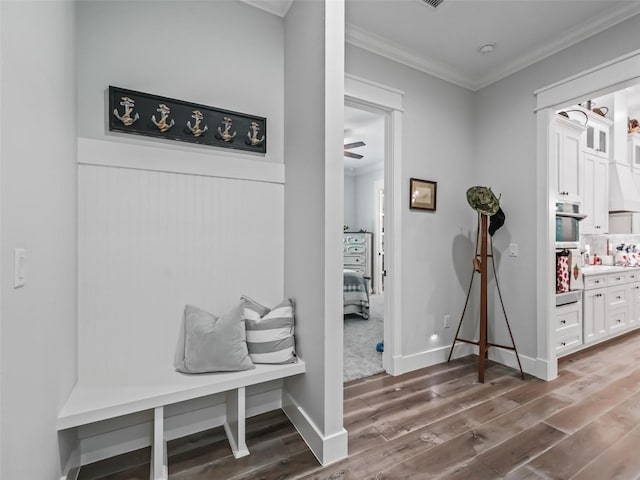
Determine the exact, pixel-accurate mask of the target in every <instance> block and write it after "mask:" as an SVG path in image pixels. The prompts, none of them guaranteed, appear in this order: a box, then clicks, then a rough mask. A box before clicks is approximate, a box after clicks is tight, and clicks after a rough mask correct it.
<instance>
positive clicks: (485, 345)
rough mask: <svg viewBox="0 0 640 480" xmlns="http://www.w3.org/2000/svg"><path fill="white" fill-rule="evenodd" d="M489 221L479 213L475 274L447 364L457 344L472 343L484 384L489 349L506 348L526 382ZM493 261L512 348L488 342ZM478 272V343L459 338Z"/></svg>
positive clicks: (474, 260)
mask: <svg viewBox="0 0 640 480" xmlns="http://www.w3.org/2000/svg"><path fill="white" fill-rule="evenodd" d="M488 219H489V217H488V216H487V215H483V214H481V213H478V231H477V233H476V251H475V257H474V259H473V273H472V274H471V282H470V283H469V291H468V292H467V300H466V301H465V303H464V309H463V310H462V315H461V316H460V323H459V324H458V330H456V337H455V339H454V341H453V344H452V345H451V350H450V351H449V358H448V359H447V362H449V361H451V355H452V354H453V347H455V345H456V342H464V343H470V344H472V345H477V346H478V381H479V382H480V383H484V370H485V366H486V362H487V353H488V350H489V347H498V348H504V349H507V350H513V351H514V352H515V354H516V360H518V367H519V368H520V375H521V376H522V379H523V380H524V372H523V371H522V364H521V363H520V357H519V356H518V350H516V344H515V342H514V341H513V334H512V333H511V327H510V326H509V319H508V318H507V312H506V310H505V308H504V302H503V301H502V293H501V292H500V285H499V284H498V275H497V273H496V264H495V262H494V260H493V240H491V241H490V245H489V237H488V235H487V229H488ZM479 238H480V239H481V242H480V252H478V239H479ZM489 246H490V247H491V252H490V253H489ZM489 258H490V259H491V265H492V266H493V275H494V278H495V280H496V287H497V289H498V297H499V298H500V304H501V305H502V312H503V313H504V319H505V321H506V323H507V330H508V331H509V337H511V344H512V345H513V346H512V347H509V346H507V345H498V344H495V343H490V342H488V341H487V274H488V268H487V260H488V259H489ZM476 272H478V273H479V274H480V338H479V340H478V341H477V342H474V341H471V340H465V339H464V338H460V337H458V335H459V334H460V327H462V320H463V319H464V314H465V312H466V311H467V306H468V305H469V296H470V295H471V287H472V286H473V279H474V277H475V274H476Z"/></svg>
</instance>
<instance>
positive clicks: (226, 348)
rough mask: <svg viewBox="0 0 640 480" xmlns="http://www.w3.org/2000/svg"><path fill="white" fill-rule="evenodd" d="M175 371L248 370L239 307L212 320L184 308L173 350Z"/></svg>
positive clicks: (248, 359)
mask: <svg viewBox="0 0 640 480" xmlns="http://www.w3.org/2000/svg"><path fill="white" fill-rule="evenodd" d="M174 366H175V369H176V370H178V371H179V372H183V373H206V372H231V371H238V370H250V369H252V368H255V365H254V364H253V362H252V361H251V357H249V351H248V349H247V342H246V332H245V326H244V318H243V316H242V305H237V306H236V307H235V308H233V310H231V311H230V312H228V313H226V314H224V315H222V316H221V317H216V316H215V315H212V314H211V313H209V312H205V311H204V310H202V309H200V308H198V307H194V306H193V305H187V306H186V307H185V309H184V315H183V319H182V328H181V332H180V334H179V338H178V344H177V347H176V356H175V360H174Z"/></svg>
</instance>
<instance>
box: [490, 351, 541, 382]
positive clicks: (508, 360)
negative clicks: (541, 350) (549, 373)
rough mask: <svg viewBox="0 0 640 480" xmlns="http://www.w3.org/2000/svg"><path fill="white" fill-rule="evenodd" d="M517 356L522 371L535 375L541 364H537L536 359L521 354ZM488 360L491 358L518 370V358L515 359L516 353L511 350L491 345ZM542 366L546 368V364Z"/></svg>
mask: <svg viewBox="0 0 640 480" xmlns="http://www.w3.org/2000/svg"><path fill="white" fill-rule="evenodd" d="M518 356H519V357H520V363H521V364H522V371H524V372H525V373H528V374H529V375H533V376H534V377H537V376H538V373H539V369H540V368H541V366H540V365H538V360H536V359H535V358H531V357H527V356H524V355H522V354H518ZM489 360H493V361H494V362H498V363H500V364H502V365H505V366H507V367H510V368H513V369H515V370H518V371H520V368H518V360H517V359H516V354H515V352H514V351H513V350H505V349H504V348H496V347H491V348H490V349H489ZM544 368H545V369H546V366H545V367H544Z"/></svg>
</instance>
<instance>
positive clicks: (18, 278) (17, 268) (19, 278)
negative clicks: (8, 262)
mask: <svg viewBox="0 0 640 480" xmlns="http://www.w3.org/2000/svg"><path fill="white" fill-rule="evenodd" d="M26 261H27V251H26V250H25V249H24V248H16V249H15V250H14V251H13V288H20V287H24V283H25V277H26V273H25V263H26Z"/></svg>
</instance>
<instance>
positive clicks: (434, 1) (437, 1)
mask: <svg viewBox="0 0 640 480" xmlns="http://www.w3.org/2000/svg"><path fill="white" fill-rule="evenodd" d="M420 1H421V2H422V3H424V4H425V5H429V6H430V7H433V8H437V7H439V6H440V5H441V4H442V3H443V2H444V0H420Z"/></svg>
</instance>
